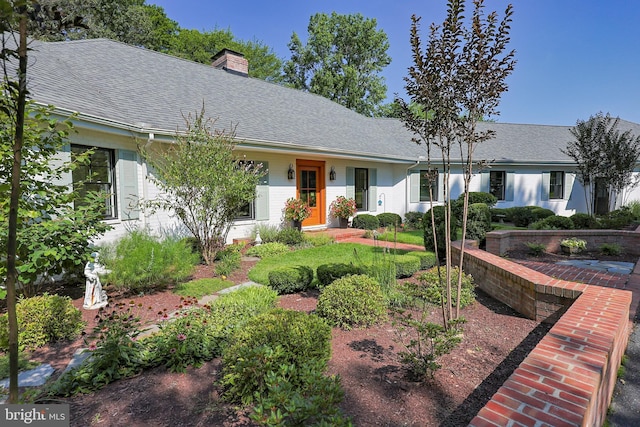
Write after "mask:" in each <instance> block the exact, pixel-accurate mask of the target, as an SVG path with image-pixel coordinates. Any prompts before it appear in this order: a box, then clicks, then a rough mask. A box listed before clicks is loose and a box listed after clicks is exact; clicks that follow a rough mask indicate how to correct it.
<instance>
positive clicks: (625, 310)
mask: <svg viewBox="0 0 640 427" xmlns="http://www.w3.org/2000/svg"><path fill="white" fill-rule="evenodd" d="M459 252H460V251H459V246H458V247H457V248H454V255H457V256H459ZM464 270H465V271H466V272H467V273H470V274H471V275H473V276H474V277H475V278H476V282H477V283H478V284H482V289H484V290H486V291H487V292H489V293H490V294H491V295H492V296H493V297H494V298H496V299H498V300H500V301H503V302H505V303H506V304H507V305H510V306H511V307H513V308H514V309H516V310H518V311H520V312H521V313H522V314H524V315H525V316H527V317H530V318H535V319H538V320H544V321H556V320H557V321H556V323H555V325H554V326H553V327H552V329H551V330H550V331H549V333H548V334H547V335H546V336H545V337H544V338H543V339H542V340H541V341H540V343H538V345H537V346H536V347H535V348H534V349H533V350H532V351H531V353H530V354H529V355H528V356H527V358H526V359H525V360H524V361H523V362H522V364H521V365H520V366H519V367H518V368H517V369H516V371H514V373H513V374H512V375H511V377H509V379H508V380H507V381H506V382H505V383H504V384H503V386H502V387H501V388H500V389H499V390H498V391H497V392H496V394H495V395H494V396H493V397H492V399H491V401H489V402H488V403H487V405H485V407H484V408H483V409H482V410H481V411H480V412H479V413H478V414H477V416H476V417H475V418H474V419H473V420H472V422H471V424H469V425H470V426H476V427H481V426H483V427H484V426H507V425H511V424H510V423H512V422H513V421H516V422H518V423H520V424H519V425H526V426H537V425H552V426H600V425H602V423H603V422H604V420H605V417H606V413H607V408H608V406H609V403H610V401H611V396H612V393H613V388H614V386H615V381H616V374H617V369H618V367H619V365H620V361H621V360H622V355H623V354H624V351H625V349H626V346H627V342H628V339H629V332H630V322H629V318H630V317H629V316H630V309H629V307H630V305H631V301H632V295H631V292H629V291H625V290H620V289H609V288H603V287H598V286H588V285H584V284H579V283H573V282H567V281H562V280H556V279H553V278H551V277H548V276H545V275H544V274H541V273H538V272H536V271H533V270H531V269H528V268H526V267H522V266H520V265H518V264H516V263H513V262H511V261H509V260H506V259H503V258H500V257H498V256H496V255H493V254H489V253H487V252H485V251H481V250H478V249H474V248H468V249H465V262H464ZM636 273H640V269H638V268H636V271H634V275H637V274H636ZM635 279H637V277H634V280H635Z"/></svg>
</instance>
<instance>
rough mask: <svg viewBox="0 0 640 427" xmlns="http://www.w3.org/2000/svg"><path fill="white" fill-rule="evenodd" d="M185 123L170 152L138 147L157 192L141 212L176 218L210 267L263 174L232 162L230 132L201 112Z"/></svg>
mask: <svg viewBox="0 0 640 427" xmlns="http://www.w3.org/2000/svg"><path fill="white" fill-rule="evenodd" d="M185 121H186V128H187V131H186V134H179V135H176V141H175V144H171V146H170V147H169V148H168V149H164V148H165V147H159V146H157V145H151V147H150V148H147V149H145V148H144V147H142V154H143V156H144V157H145V159H147V161H148V162H149V164H150V165H151V166H152V167H153V169H154V170H155V173H154V174H153V175H152V176H151V177H150V179H151V180H152V182H154V183H155V184H156V185H157V186H158V188H159V189H160V193H159V194H160V195H159V196H158V197H157V198H156V199H154V200H147V201H144V202H143V206H144V207H146V208H147V209H152V210H153V209H158V208H159V209H165V210H168V211H170V212H173V213H175V215H176V216H177V217H178V218H179V219H180V220H181V221H182V223H183V224H184V225H185V227H187V229H188V230H189V231H190V232H191V233H192V235H193V236H194V237H195V238H196V240H197V242H198V246H199V247H200V248H201V251H202V257H203V259H204V261H205V262H206V263H207V264H211V263H213V261H214V260H215V257H216V254H217V253H218V252H219V251H220V250H221V249H222V248H223V247H224V245H225V242H226V238H227V234H228V233H229V229H230V228H231V225H232V224H233V221H234V219H235V218H236V217H237V215H238V212H239V211H240V209H241V208H243V207H244V206H246V205H247V204H248V203H250V202H252V201H253V200H254V199H255V197H256V186H257V185H258V180H259V178H260V177H261V176H263V175H264V173H265V172H264V171H262V170H261V169H262V168H261V165H259V164H253V163H250V162H246V161H244V159H243V158H239V157H238V156H236V154H235V153H234V148H235V134H234V131H233V130H231V131H220V130H216V129H214V125H215V121H213V120H212V119H209V118H207V117H206V116H205V111H204V108H203V109H202V110H201V111H200V112H199V113H196V114H195V115H190V116H188V117H186V118H185Z"/></svg>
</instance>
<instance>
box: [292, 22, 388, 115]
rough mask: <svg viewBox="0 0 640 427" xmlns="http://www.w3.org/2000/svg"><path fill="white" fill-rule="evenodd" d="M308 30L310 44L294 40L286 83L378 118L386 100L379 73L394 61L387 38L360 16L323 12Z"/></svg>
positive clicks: (382, 81) (297, 38) (384, 86)
mask: <svg viewBox="0 0 640 427" xmlns="http://www.w3.org/2000/svg"><path fill="white" fill-rule="evenodd" d="M307 30H308V39H307V43H306V44H303V43H302V41H301V40H300V38H299V37H298V35H297V34H296V33H293V35H292V36H291V41H290V42H289V45H288V46H289V50H290V51H291V59H289V60H288V61H286V62H285V64H284V79H283V81H284V82H285V83H287V84H289V85H290V86H292V87H294V88H296V89H302V90H306V91H309V92H311V93H316V94H318V95H321V96H324V97H325V98H328V99H331V100H332V101H335V102H337V103H339V104H342V105H344V106H345V107H347V108H349V109H352V110H355V111H357V112H359V113H361V114H364V115H367V116H373V115H374V114H375V113H376V109H377V108H378V107H379V106H380V103H381V102H382V101H383V100H384V99H385V97H386V91H387V87H386V85H385V82H384V77H382V76H380V75H379V73H380V72H381V71H382V70H383V69H384V67H386V66H387V65H389V63H390V62H391V57H389V55H388V54H387V50H388V49H389V41H388V39H387V34H386V33H385V32H384V31H383V30H379V29H378V28H377V23H376V20H375V19H368V18H364V17H363V16H362V15H361V14H359V13H358V14H354V15H339V14H337V13H335V12H333V13H332V14H331V15H327V14H325V13H317V14H315V15H313V16H312V17H311V18H310V20H309V26H308V28H307Z"/></svg>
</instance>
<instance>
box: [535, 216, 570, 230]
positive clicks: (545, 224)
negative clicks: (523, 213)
mask: <svg viewBox="0 0 640 427" xmlns="http://www.w3.org/2000/svg"><path fill="white" fill-rule="evenodd" d="M530 228H531V229H533V230H573V221H571V218H569V217H566V216H560V215H553V216H550V217H547V218H545V219H541V220H540V221H537V222H535V223H534V224H532V225H531V227H530Z"/></svg>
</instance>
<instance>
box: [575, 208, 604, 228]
mask: <svg viewBox="0 0 640 427" xmlns="http://www.w3.org/2000/svg"><path fill="white" fill-rule="evenodd" d="M569 218H570V219H571V222H573V228H576V229H579V230H581V229H593V228H598V227H599V224H598V220H597V219H595V217H593V216H592V215H589V214H586V213H580V212H579V213H575V214H573V215H571V216H570V217H569Z"/></svg>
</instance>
